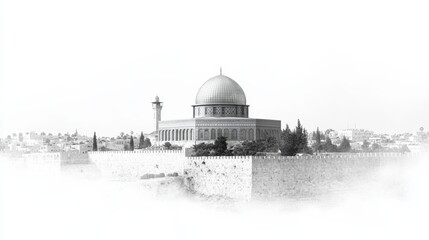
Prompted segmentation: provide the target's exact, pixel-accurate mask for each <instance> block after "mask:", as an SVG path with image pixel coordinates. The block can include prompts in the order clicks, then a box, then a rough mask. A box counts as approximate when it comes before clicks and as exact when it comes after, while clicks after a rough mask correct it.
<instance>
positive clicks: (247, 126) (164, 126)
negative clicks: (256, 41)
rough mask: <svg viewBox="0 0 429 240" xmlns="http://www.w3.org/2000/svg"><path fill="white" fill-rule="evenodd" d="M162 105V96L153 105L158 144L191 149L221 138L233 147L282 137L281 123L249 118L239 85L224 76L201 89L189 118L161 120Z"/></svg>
mask: <svg viewBox="0 0 429 240" xmlns="http://www.w3.org/2000/svg"><path fill="white" fill-rule="evenodd" d="M162 106H163V103H162V102H160V101H159V97H158V96H157V97H156V98H155V101H154V102H152V107H153V109H154V118H155V119H154V120H155V121H154V123H155V126H154V127H155V132H154V135H155V136H154V138H155V141H156V145H163V144H164V143H165V142H170V143H171V144H175V145H180V146H192V145H194V144H198V143H202V142H206V143H207V142H214V140H215V139H217V138H218V137H220V136H224V137H226V138H227V141H228V143H229V144H230V145H234V144H237V143H239V142H240V141H245V140H249V141H251V140H259V139H266V138H268V137H270V136H273V137H276V138H277V139H279V138H280V131H281V130H280V129H281V121H280V120H271V119H256V118H249V105H247V104H246V95H245V94H244V91H243V89H242V88H241V87H240V85H239V84H238V83H237V82H236V81H234V80H232V79H231V78H229V77H227V76H225V75H222V69H221V71H220V75H218V76H215V77H212V78H210V79H209V80H207V81H206V82H205V83H204V84H203V85H202V86H201V87H200V89H199V90H198V93H197V96H196V98H195V104H194V105H192V115H193V117H192V118H190V119H180V120H168V121H161V110H162Z"/></svg>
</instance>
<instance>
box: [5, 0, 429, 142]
mask: <svg viewBox="0 0 429 240" xmlns="http://www.w3.org/2000/svg"><path fill="white" fill-rule="evenodd" d="M413 3H414V4H410V3H408V4H407V5H404V6H403V5H401V4H400V3H391V2H388V1H363V2H361V3H359V4H353V3H341V4H340V3H339V2H337V1H329V2H324V3H318V2H316V1H306V2H300V3H289V2H287V3H275V2H264V4H257V3H247V2H246V3H240V2H233V3H230V2H228V1H220V2H217V3H216V4H208V5H207V4H202V3H198V2H193V1H185V2H181V3H177V2H174V1H171V2H169V3H168V6H170V7H167V8H165V7H164V5H163V3H146V2H144V3H140V2H136V1H125V3H124V2H121V4H119V3H118V4H116V3H115V2H109V3H105V2H102V1H77V2H76V3H73V4H68V3H56V4H54V5H52V3H51V2H50V1H47V0H46V1H41V2H38V3H34V2H31V1H3V2H2V3H1V4H2V5H1V8H2V11H3V12H2V17H3V18H2V28H1V29H2V30H1V32H2V34H1V36H2V37H1V46H2V47H1V50H2V51H1V52H2V54H1V60H0V61H1V62H0V66H1V69H0V71H1V76H2V77H1V81H0V89H1V90H0V102H1V105H0V106H1V118H0V123H1V124H0V136H1V137H5V136H7V135H8V134H11V133H13V132H17V133H18V132H24V133H25V132H28V131H36V132H41V131H44V132H47V133H48V132H52V133H58V132H61V133H64V132H67V131H69V132H70V133H72V132H73V131H74V130H75V129H78V131H79V132H81V133H84V134H85V135H91V134H92V133H93V132H94V131H95V132H97V135H100V136H116V135H118V134H119V133H120V132H129V131H131V130H133V131H136V130H139V131H141V130H143V131H144V132H145V133H150V132H152V131H153V129H151V128H152V126H153V112H152V108H151V104H150V102H152V101H153V99H154V98H155V96H156V95H158V96H159V97H160V100H161V101H163V102H164V108H163V110H162V120H171V119H186V118H192V108H191V105H192V104H194V101H195V95H196V93H197V91H198V89H199V87H200V86H201V85H202V84H203V83H204V82H205V81H206V80H208V79H209V78H211V77H213V76H215V75H217V74H219V67H222V68H223V74H224V75H226V76H229V77H231V78H232V79H234V80H235V81H237V83H239V84H240V86H241V87H242V88H243V90H244V92H245V94H246V97H247V100H248V104H249V105H250V110H249V111H250V113H249V117H250V118H258V117H264V118H270V119H279V120H281V121H282V128H284V127H285V125H286V124H289V126H290V127H294V126H295V125H296V121H297V119H300V120H301V122H302V124H303V125H304V127H305V128H306V129H307V130H308V131H313V130H315V129H316V128H317V127H319V128H320V129H325V130H326V129H328V128H333V129H337V130H340V129H345V128H348V127H354V126H355V125H356V127H357V128H364V129H368V130H373V131H374V132H376V133H402V132H416V131H418V129H419V128H420V127H424V128H425V129H426V130H427V129H429V126H428V123H429V115H428V114H427V113H426V112H425V109H426V105H427V103H428V102H429V95H428V94H427V89H428V83H427V82H428V79H429V73H428V71H427V66H429V58H427V56H429V46H428V45H427V44H426V43H427V42H429V33H428V32H427V31H422V30H423V29H426V28H427V24H426V23H427V22H429V16H428V15H426V14H425V12H426V10H427V9H428V5H427V3H425V2H423V1H414V2H413ZM47 4H49V5H50V7H49V8H45V6H46V5H47ZM164 4H165V3H164ZM22 6H27V7H25V8H24V7H22ZM243 6H246V8H245V9H243ZM352 9H353V11H352ZM219 12H221V13H223V15H222V16H225V17H220V18H219V17H218V13H219ZM76 16H78V17H76ZM172 19H174V20H175V21H172Z"/></svg>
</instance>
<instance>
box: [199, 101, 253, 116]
mask: <svg viewBox="0 0 429 240" xmlns="http://www.w3.org/2000/svg"><path fill="white" fill-rule="evenodd" d="M193 117H194V118H200V117H241V118H248V117H249V106H248V105H230V104H222V105H216V104H213V105H194V106H193Z"/></svg>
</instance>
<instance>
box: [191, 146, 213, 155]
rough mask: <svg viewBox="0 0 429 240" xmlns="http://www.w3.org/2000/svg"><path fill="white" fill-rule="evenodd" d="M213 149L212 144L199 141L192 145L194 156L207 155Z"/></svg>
mask: <svg viewBox="0 0 429 240" xmlns="http://www.w3.org/2000/svg"><path fill="white" fill-rule="evenodd" d="M212 150H213V144H212V143H209V144H205V143H199V144H195V145H194V152H195V156H209V155H210V152H211V151H212Z"/></svg>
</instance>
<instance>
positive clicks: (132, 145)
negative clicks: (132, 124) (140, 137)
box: [130, 136, 134, 151]
mask: <svg viewBox="0 0 429 240" xmlns="http://www.w3.org/2000/svg"><path fill="white" fill-rule="evenodd" d="M130 151H134V137H133V136H131V139H130Z"/></svg>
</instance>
